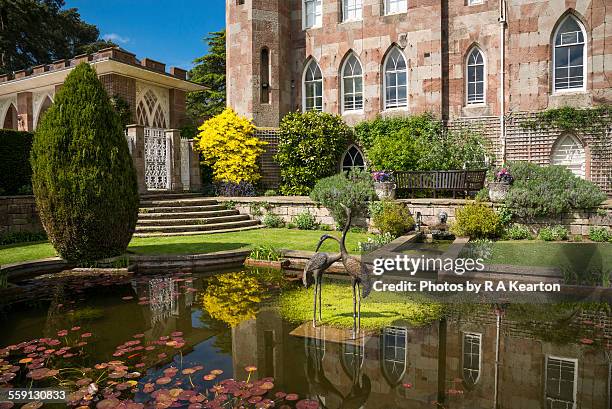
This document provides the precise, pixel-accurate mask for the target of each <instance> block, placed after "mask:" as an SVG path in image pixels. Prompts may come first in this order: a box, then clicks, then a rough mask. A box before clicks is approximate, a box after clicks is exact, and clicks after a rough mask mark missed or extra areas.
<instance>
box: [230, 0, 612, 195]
mask: <svg viewBox="0 0 612 409" xmlns="http://www.w3.org/2000/svg"><path fill="white" fill-rule="evenodd" d="M226 6H227V7H226V10H227V11H226V12H227V16H226V18H227V78H228V89H227V91H228V104H229V106H231V107H232V108H234V109H235V110H236V111H237V112H238V113H239V114H242V115H245V116H247V117H250V118H253V120H254V122H255V124H256V125H257V126H259V127H262V128H275V127H278V126H279V123H280V120H281V119H282V117H283V116H284V115H285V114H286V113H288V112H291V111H295V110H301V111H307V110H319V111H324V112H329V113H334V114H340V115H342V117H343V118H344V120H345V121H346V122H347V123H349V124H351V125H354V124H357V123H358V122H360V121H363V120H368V119H373V118H375V117H377V116H383V117H386V116H393V115H409V114H418V113H423V112H431V113H433V114H435V115H436V116H438V117H439V118H440V119H442V120H443V121H445V123H446V124H447V126H449V127H459V126H466V125H467V126H469V127H470V128H472V129H477V130H481V131H482V133H483V134H484V135H485V136H486V137H487V138H489V140H490V141H491V142H492V146H493V149H494V151H495V152H494V153H495V155H496V158H497V159H498V161H499V162H501V161H504V160H510V161H512V160H527V161H532V162H535V163H539V164H543V165H545V164H558V165H564V166H566V167H568V168H569V169H571V170H572V172H574V173H575V174H576V175H578V176H580V177H583V178H586V179H589V180H592V181H593V182H595V183H597V184H598V185H600V186H601V187H602V188H603V189H605V190H606V191H607V192H608V193H609V194H612V165H611V163H612V142H611V141H610V131H609V132H608V134H607V135H606V137H605V138H604V139H605V140H602V137H601V136H600V135H593V134H589V133H588V132H580V133H572V132H563V131H560V130H554V129H552V130H539V131H535V130H528V129H526V127H525V126H524V123H525V121H527V120H529V119H532V118H533V117H534V114H535V113H537V112H542V111H545V110H547V109H551V108H558V107H562V106H571V107H576V108H587V107H592V106H596V105H599V104H609V103H612V30H610V26H611V24H612V3H610V1H609V0H585V1H576V0H550V1H543V0H521V1H512V2H509V1H506V0H443V1H432V0H227V3H226ZM270 134H271V132H270V131H269V130H267V131H266V133H265V136H266V137H267V139H269V140H273V137H271V136H270ZM352 148H353V150H354V149H355V148H357V149H358V147H352ZM348 154H349V152H348V150H347V155H348ZM357 156H358V157H357V161H359V160H361V159H362V158H360V157H359V156H360V155H357ZM352 157H355V155H354V152H352V153H351V158H352ZM345 159H346V155H345V157H344V158H343V160H342V161H341V162H343V164H344V165H346V163H344V162H347V161H346V160H345ZM351 160H352V159H351ZM351 160H348V162H350V161H351ZM264 176H265V175H264Z"/></svg>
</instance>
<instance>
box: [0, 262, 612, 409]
mask: <svg viewBox="0 0 612 409" xmlns="http://www.w3.org/2000/svg"><path fill="white" fill-rule="evenodd" d="M296 285H297V284H295V283H286V282H285V281H284V280H282V279H280V278H279V277H278V275H277V274H275V273H273V272H266V271H264V272H262V271H257V272H255V271H251V270H246V271H243V272H228V273H223V274H219V275H216V276H215V277H211V276H210V275H197V274H189V273H184V274H171V275H164V276H146V277H134V276H132V275H128V274H115V275H102V276H100V275H98V276H91V277H78V278H74V277H70V276H69V277H66V278H57V277H55V278H53V279H37V280H34V281H32V282H29V283H28V286H27V287H25V289H26V290H27V292H26V293H25V294H28V297H27V298H28V299H27V301H25V302H22V303H20V304H19V305H10V306H5V307H4V310H3V315H2V319H1V320H0V345H2V346H4V347H5V349H2V350H0V357H3V358H2V360H1V361H0V371H1V372H0V388H1V387H4V386H6V385H7V384H10V385H13V386H20V387H24V386H29V385H30V384H31V382H33V385H34V386H39V387H45V386H46V387H51V386H54V387H58V382H60V381H61V382H62V383H61V386H62V387H64V388H65V389H68V390H71V391H75V390H80V391H81V392H80V394H79V392H77V393H76V394H73V395H72V399H73V400H74V402H73V403H74V404H73V406H75V407H77V406H79V405H80V406H81V407H95V406H96V404H97V405H98V407H102V408H113V407H127V408H138V407H160V408H161V407H184V408H198V407H207V406H205V405H204V403H203V399H204V398H208V399H213V398H214V397H215V396H220V395H225V396H228V395H229V396H232V397H233V398H234V399H236V398H235V396H240V395H242V399H243V401H242V402H243V403H244V405H245V407H267V406H266V405H265V404H269V403H270V401H272V400H275V401H276V407H284V408H290V407H291V408H294V407H297V408H316V407H321V408H330V409H335V408H382V409H394V408H398V409H402V408H449V409H451V408H470V409H477V408H493V407H495V404H497V407H499V408H525V409H526V408H544V407H545V408H574V407H579V408H582V409H605V408H609V399H610V392H611V389H610V388H611V386H610V385H611V382H610V381H611V377H612V366H611V364H610V352H611V349H612V326H611V317H610V314H609V308H608V307H607V306H601V305H593V306H589V307H588V308H583V307H576V306H567V305H563V306H550V305H548V306H542V305H540V306H533V305H531V306H527V305H523V306H512V305H510V306H504V307H503V308H502V307H494V306H488V305H481V306H476V305H473V306H463V307H462V308H457V311H456V312H452V313H448V314H447V315H446V316H445V317H444V318H442V319H440V320H436V321H434V322H431V323H429V324H428V325H425V326H422V327H410V326H402V325H398V326H389V327H386V328H384V329H382V330H380V331H370V332H367V333H366V334H364V335H363V336H361V337H359V338H357V339H356V340H353V339H352V337H351V336H350V333H349V332H348V331H345V330H342V329H334V328H325V327H321V328H316V329H315V328H312V325H311V324H310V323H292V322H288V321H286V320H284V319H283V318H282V317H281V315H280V313H279V310H278V309H277V308H276V306H275V303H274V300H275V298H276V296H277V295H278V294H279V293H280V292H281V291H286V290H288V289H291V288H292V287H294V286H296ZM324 294H325V293H324ZM324 296H325V295H324ZM32 340H33V341H32ZM26 341H30V342H28V343H24V342H26ZM6 347H8V348H6ZM496 361H497V362H498V364H496ZM255 368H256V369H255ZM37 370H38V372H35V371H37ZM28 373H29V377H28ZM10 374H15V375H13V376H11V375H10ZM32 378H34V379H32ZM228 379H235V380H237V381H248V383H246V382H242V383H231V382H230V381H227V380H228ZM224 380H226V381H224ZM96 382H97V383H96ZM91 383H96V384H97V385H98V386H99V391H95V392H93V391H91V390H89V394H88V392H87V388H88V387H89V385H90V384H91ZM215 385H216V386H215ZM105 386H106V389H105V388H104V387H105ZM211 388H220V389H218V390H216V391H213V392H210V389H211ZM224 388H225V389H224ZM207 391H208V393H207ZM236 391H237V392H236ZM215 392H216V394H215ZM277 393H278V395H276V394H277ZM287 393H289V395H286V394H287ZM293 394H297V395H298V396H293ZM89 399H92V400H89ZM117 399H130V400H129V402H133V401H134V402H137V403H130V405H132V406H129V405H125V406H119V403H118V400H117ZM266 399H270V401H267V400H266ZM228 401H229V400H225V404H226V405H225V406H223V402H217V403H214V402H215V401H213V403H211V404H209V407H219V408H220V407H232V406H231V405H230V406H227V402H228ZM1 405H2V404H0V407H3V406H1ZM86 405H89V406H86ZM283 405H286V406H283ZM17 406H19V405H17ZM17 406H16V407H17ZM4 407H8V406H4ZM32 407H37V406H32ZM45 407H65V405H63V404H62V405H56V406H53V405H47V406H45Z"/></svg>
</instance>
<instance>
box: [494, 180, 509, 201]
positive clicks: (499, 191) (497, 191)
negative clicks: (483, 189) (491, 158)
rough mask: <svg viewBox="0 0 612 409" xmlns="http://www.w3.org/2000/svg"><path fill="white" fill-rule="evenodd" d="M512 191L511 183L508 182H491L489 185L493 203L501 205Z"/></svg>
mask: <svg viewBox="0 0 612 409" xmlns="http://www.w3.org/2000/svg"><path fill="white" fill-rule="evenodd" d="M509 191H510V183H507V182H491V183H489V199H491V201H492V202H493V203H500V202H503V201H504V200H506V196H508V192H509Z"/></svg>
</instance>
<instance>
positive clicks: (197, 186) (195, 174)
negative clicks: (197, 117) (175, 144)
mask: <svg viewBox="0 0 612 409" xmlns="http://www.w3.org/2000/svg"><path fill="white" fill-rule="evenodd" d="M195 144H196V142H195V141H194V140H193V139H191V140H190V141H189V154H190V155H191V159H190V161H189V182H190V186H189V189H190V190H191V191H192V192H199V191H201V190H202V173H201V169H200V153H199V152H198V151H197V150H196V149H195Z"/></svg>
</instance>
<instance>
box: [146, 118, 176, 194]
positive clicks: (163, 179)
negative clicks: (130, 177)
mask: <svg viewBox="0 0 612 409" xmlns="http://www.w3.org/2000/svg"><path fill="white" fill-rule="evenodd" d="M144 144H145V183H146V185H147V189H148V190H168V189H170V155H171V147H170V146H169V145H170V144H169V141H168V139H167V138H166V131H165V129H157V128H145V129H144Z"/></svg>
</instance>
